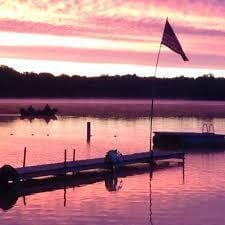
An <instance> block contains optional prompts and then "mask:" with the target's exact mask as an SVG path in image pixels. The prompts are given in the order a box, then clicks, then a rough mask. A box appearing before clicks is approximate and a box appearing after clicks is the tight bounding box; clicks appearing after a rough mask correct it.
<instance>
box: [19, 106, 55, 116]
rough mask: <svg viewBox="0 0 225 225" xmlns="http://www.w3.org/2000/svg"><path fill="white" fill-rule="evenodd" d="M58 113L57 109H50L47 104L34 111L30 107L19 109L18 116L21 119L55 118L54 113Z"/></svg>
mask: <svg viewBox="0 0 225 225" xmlns="http://www.w3.org/2000/svg"><path fill="white" fill-rule="evenodd" d="M57 112H58V109H57V108H50V106H49V105H48V104H47V105H46V106H45V107H44V108H43V109H35V108H34V107H33V106H32V105H31V106H29V107H28V108H21V109H20V115H21V117H23V118H26V117H31V118H34V117H40V118H41V117H55V116H56V113H57Z"/></svg>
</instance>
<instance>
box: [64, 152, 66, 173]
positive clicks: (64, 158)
mask: <svg viewBox="0 0 225 225" xmlns="http://www.w3.org/2000/svg"><path fill="white" fill-rule="evenodd" d="M64 175H65V176H66V149H65V150H64Z"/></svg>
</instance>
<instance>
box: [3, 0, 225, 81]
mask: <svg viewBox="0 0 225 225" xmlns="http://www.w3.org/2000/svg"><path fill="white" fill-rule="evenodd" d="M224 13H225V1H224V0H182V1H181V0H171V1H168V0H167V1H166V0H126V1H125V0H64V1H63V0H0V60H1V62H0V64H2V65H8V66H11V67H14V68H15V69H17V70H19V71H22V72H23V71H34V72H51V73H54V74H55V75H59V74H61V73H66V74H71V75H72V74H79V75H87V76H91V75H94V76H96V75H101V74H110V75H113V74H121V75H122V74H126V73H130V74H133V73H136V74H138V75H140V76H152V75H153V71H154V66H155V63H156V57H157V52H158V49H159V44H160V41H161V38H162V32H163V28H164V25H165V20H166V17H168V18H169V22H170V24H171V25H172V26H173V28H174V30H175V32H176V34H177V37H178V39H179V40H180V42H181V45H182V47H183V49H184V52H185V53H186V55H187V56H188V58H189V60H190V61H189V62H183V61H182V58H181V57H180V56H179V55H177V54H176V53H174V52H171V50H169V49H168V48H167V47H165V46H163V47H162V52H161V55H160V61H159V69H158V72H157V75H158V76H165V77H167V76H168V77H170V76H179V75H186V76H199V75H202V74H207V73H213V74H215V75H216V76H225V17H224Z"/></svg>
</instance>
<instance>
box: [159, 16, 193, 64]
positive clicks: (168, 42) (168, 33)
mask: <svg viewBox="0 0 225 225" xmlns="http://www.w3.org/2000/svg"><path fill="white" fill-rule="evenodd" d="M161 44H163V45H165V46H167V47H168V48H170V49H171V50H172V51H174V52H176V53H178V54H180V55H181V57H182V58H183V60H184V61H189V60H188V58H187V56H186V55H185V53H184V51H183V49H182V47H181V44H180V42H179V40H178V39H177V37H176V34H175V33H174V31H173V28H172V27H171V25H170V24H169V22H168V19H167V20H166V24H165V27H164V31H163V37H162V42H161Z"/></svg>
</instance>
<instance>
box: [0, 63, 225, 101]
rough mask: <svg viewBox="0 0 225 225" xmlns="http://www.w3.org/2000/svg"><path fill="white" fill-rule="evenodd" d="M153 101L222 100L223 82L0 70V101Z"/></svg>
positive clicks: (209, 77) (206, 78) (205, 77)
mask: <svg viewBox="0 0 225 225" xmlns="http://www.w3.org/2000/svg"><path fill="white" fill-rule="evenodd" d="M152 93H153V95H154V97H156V98H163V99H175V98H176V99H178V98H179V99H206V100H225V78H214V77H213V75H212V74H208V75H203V76H201V77H198V78H195V79H194V78H187V77H183V76H181V77H176V78H155V77H145V78H142V77H138V76H136V75H135V74H134V75H124V76H118V75H115V76H107V75H104V76H100V77H90V78H89V77H81V76H77V75H74V76H67V75H61V76H54V75H52V74H50V73H40V74H36V73H28V72H26V73H19V72H17V71H15V70H14V69H12V68H9V67H6V66H1V67H0V97H1V98H14V97H15V98H27V97H28V98H29V97H34V98H35V97H39V98H44V97H50V98H58V97H59V98H60V97H71V98H101V97H108V98H151V96H152Z"/></svg>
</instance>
